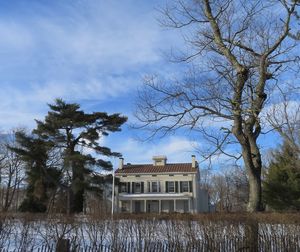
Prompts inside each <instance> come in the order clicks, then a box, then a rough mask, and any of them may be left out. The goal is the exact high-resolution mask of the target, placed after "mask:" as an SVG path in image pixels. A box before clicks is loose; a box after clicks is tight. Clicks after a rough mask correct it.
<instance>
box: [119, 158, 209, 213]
mask: <svg viewBox="0 0 300 252" xmlns="http://www.w3.org/2000/svg"><path fill="white" fill-rule="evenodd" d="M191 161H192V162H191V163H172V164H171V163H170V164H169V163H167V158H166V157H165V156H154V157H153V163H152V164H129V163H128V164H127V165H124V160H123V158H120V163H119V168H118V169H117V170H116V172H115V176H116V178H119V180H120V183H119V186H118V193H116V209H115V210H116V212H128V213H141V212H145V213H164V212H165V213H170V212H181V213H198V212H208V210H209V207H208V204H209V203H208V194H207V193H206V192H205V191H203V190H200V185H199V180H200V172H199V167H198V163H197V161H196V159H195V156H192V160H191Z"/></svg>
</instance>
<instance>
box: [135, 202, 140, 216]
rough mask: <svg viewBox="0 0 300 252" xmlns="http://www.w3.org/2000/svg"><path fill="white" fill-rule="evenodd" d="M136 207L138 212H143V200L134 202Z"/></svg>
mask: <svg viewBox="0 0 300 252" xmlns="http://www.w3.org/2000/svg"><path fill="white" fill-rule="evenodd" d="M134 209H135V212H136V213H140V212H141V202H140V201H135V203H134Z"/></svg>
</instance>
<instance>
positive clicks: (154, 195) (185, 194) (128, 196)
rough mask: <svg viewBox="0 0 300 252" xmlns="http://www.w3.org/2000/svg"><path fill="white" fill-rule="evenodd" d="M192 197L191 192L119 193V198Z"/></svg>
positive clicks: (157, 198)
mask: <svg viewBox="0 0 300 252" xmlns="http://www.w3.org/2000/svg"><path fill="white" fill-rule="evenodd" d="M191 197H192V194H191V193H172V194H170V193H160V194H157V193H156V194H155V193H139V194H123V195H122V194H120V195H119V198H120V200H149V199H154V200H160V199H164V200H173V199H189V198H191Z"/></svg>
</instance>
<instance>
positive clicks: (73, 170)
mask: <svg viewBox="0 0 300 252" xmlns="http://www.w3.org/2000/svg"><path fill="white" fill-rule="evenodd" d="M49 108H50V111H49V112H48V114H47V116H46V117H45V120H44V121H41V120H36V122H37V127H36V128H35V129H34V130H33V131H32V135H31V136H26V135H24V134H22V133H18V134H17V140H18V141H19V144H20V146H21V147H20V148H19V149H17V150H16V151H17V152H18V153H19V154H20V155H22V156H23V158H24V160H26V161H27V162H28V163H29V164H30V165H29V167H28V168H29V169H28V171H27V173H28V182H29V187H28V190H27V191H28V193H29V194H30V195H32V193H31V191H34V188H35V187H37V185H39V184H38V183H37V181H40V180H41V181H49V178H50V177H49V176H50V174H49V169H50V168H49V167H48V166H47V165H46V164H47V162H49V157H50V154H51V153H52V154H55V155H54V156H55V158H56V167H55V170H56V171H59V173H58V174H60V178H59V179H58V177H56V178H54V181H55V182H56V184H57V187H59V188H60V190H61V191H63V192H64V193H65V195H66V202H67V207H66V211H67V212H68V213H76V212H82V210H83V204H84V193H85V190H86V189H91V188H92V187H91V186H90V184H91V181H93V180H95V178H93V177H95V176H97V175H96V174H95V173H94V172H93V171H94V169H95V168H100V169H102V170H111V169H112V164H111V162H110V161H108V160H105V159H104V158H103V157H119V156H121V154H120V153H117V152H112V151H111V150H110V148H108V147H105V146H101V145H100V143H99V139H100V138H101V137H104V136H108V135H109V133H112V132H116V131H120V130H121V125H122V124H123V123H125V122H126V120H127V118H126V117H123V116H120V114H112V115H108V114H107V113H105V112H93V113H85V112H84V111H82V110H80V105H79V104H76V103H66V102H65V101H63V100H62V99H56V100H55V102H54V104H49ZM91 151H92V152H94V153H95V155H92V154H90V152H91ZM52 163H53V162H52ZM51 169H53V167H51ZM31 188H32V189H31ZM39 192H42V191H39ZM41 198H43V199H44V200H46V197H42V196H41ZM27 200H30V201H31V196H30V197H27Z"/></svg>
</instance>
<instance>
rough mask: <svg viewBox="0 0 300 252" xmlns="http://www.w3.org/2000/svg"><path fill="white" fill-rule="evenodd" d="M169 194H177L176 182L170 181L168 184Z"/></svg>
mask: <svg viewBox="0 0 300 252" xmlns="http://www.w3.org/2000/svg"><path fill="white" fill-rule="evenodd" d="M168 192H171V193H172V192H175V182H174V181H169V183H168Z"/></svg>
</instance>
